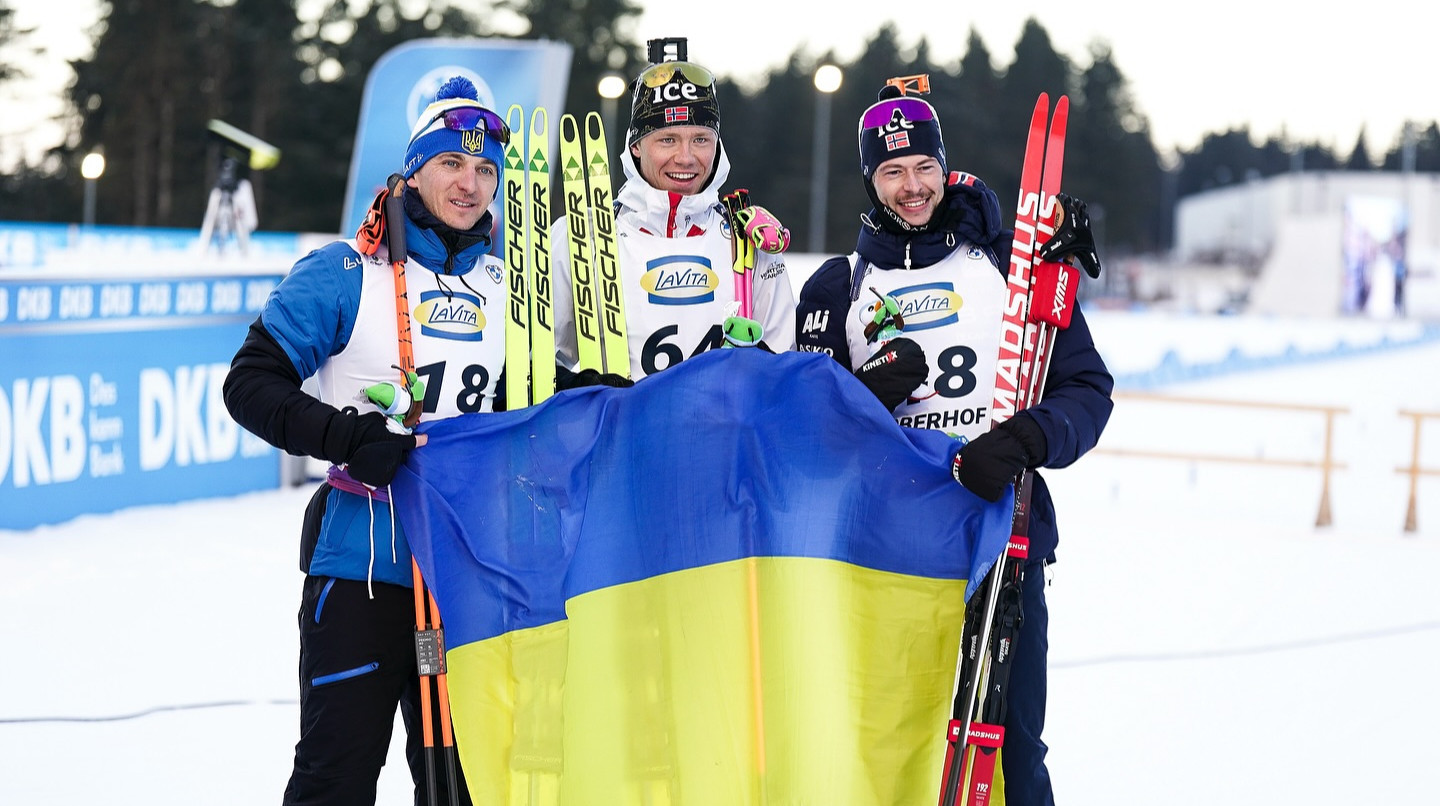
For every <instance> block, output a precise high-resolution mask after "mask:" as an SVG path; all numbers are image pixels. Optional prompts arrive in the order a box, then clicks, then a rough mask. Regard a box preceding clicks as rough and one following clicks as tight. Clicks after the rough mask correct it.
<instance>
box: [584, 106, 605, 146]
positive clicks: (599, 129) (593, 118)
mask: <svg viewBox="0 0 1440 806" xmlns="http://www.w3.org/2000/svg"><path fill="white" fill-rule="evenodd" d="M585 136H586V137H589V138H590V139H591V140H599V139H601V138H603V137H604V136H605V121H603V120H601V119H600V113H599V112H591V113H590V114H588V115H586V116H585Z"/></svg>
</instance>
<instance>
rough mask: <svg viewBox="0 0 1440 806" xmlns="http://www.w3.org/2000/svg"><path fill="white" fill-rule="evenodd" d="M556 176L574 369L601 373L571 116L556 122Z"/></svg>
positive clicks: (584, 192) (583, 193) (577, 141)
mask: <svg viewBox="0 0 1440 806" xmlns="http://www.w3.org/2000/svg"><path fill="white" fill-rule="evenodd" d="M560 172H561V179H562V185H561V187H562V192H563V193H564V195H565V222H566V241H567V244H568V250H569V254H570V290H571V297H572V298H573V300H574V305H575V345H576V369H594V370H602V369H603V367H604V354H603V349H602V347H601V341H600V340H601V336H600V314H599V304H598V296H597V295H598V292H599V288H598V285H597V283H596V279H595V271H594V260H595V253H594V241H593V236H592V234H591V231H590V204H589V198H590V193H589V190H588V189H587V183H586V181H585V173H586V168H585V154H584V150H583V147H582V143H581V131H580V123H579V121H577V120H576V119H575V116H574V115H571V114H566V115H563V116H561V118H560Z"/></svg>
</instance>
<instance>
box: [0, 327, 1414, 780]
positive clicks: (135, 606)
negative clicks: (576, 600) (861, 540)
mask: <svg viewBox="0 0 1440 806" xmlns="http://www.w3.org/2000/svg"><path fill="white" fill-rule="evenodd" d="M1091 325H1092V329H1093V330H1094V332H1095V336H1096V341H1097V343H1098V344H1099V345H1100V348H1101V350H1102V352H1103V353H1104V354H1105V355H1106V356H1107V358H1108V359H1109V361H1110V363H1111V364H1112V366H1113V367H1115V369H1116V370H1117V374H1118V373H1120V372H1127V373H1128V372H1141V371H1144V370H1145V369H1147V368H1149V366H1151V365H1152V364H1154V363H1155V362H1157V361H1160V360H1162V358H1163V356H1164V355H1165V353H1167V352H1172V351H1173V352H1175V353H1176V354H1177V355H1179V356H1181V357H1183V358H1185V359H1186V360H1194V361H1212V360H1216V359H1221V358H1223V357H1225V356H1227V355H1230V354H1231V351H1232V348H1239V354H1245V353H1247V352H1250V353H1255V352H1259V353H1266V354H1270V355H1276V356H1283V354H1284V351H1285V348H1286V347H1289V346H1292V345H1293V346H1295V347H1296V348H1297V349H1298V350H1300V351H1303V352H1320V353H1324V352H1326V351H1329V352H1330V353H1332V354H1335V355H1340V356H1342V357H1339V358H1334V359H1328V360H1320V359H1315V360H1308V361H1299V362H1279V363H1277V365H1276V366H1274V367H1271V368H1269V369H1251V370H1249V371H1245V372H1239V373H1233V374H1228V375H1216V376H1213V377H1209V379H1207V380H1198V381H1189V382H1186V383H1183V384H1172V385H1168V386H1165V387H1163V388H1162V389H1160V390H1159V391H1161V392H1162V393H1164V394H1166V395H1177V396H1178V395H1183V396H1187V397H1201V398H1222V399H1227V400H1258V401H1270V402H1284V403H1300V404H1306V405H1326V406H1335V407H1340V408H1344V409H1346V412H1345V413H1342V414H1340V415H1338V416H1337V418H1336V423H1335V451H1336V456H1337V459H1338V460H1339V461H1341V462H1343V463H1345V464H1346V467H1345V468H1344V469H1342V470H1338V471H1337V472H1336V473H1335V475H1334V478H1333V479H1332V481H1331V512H1332V514H1333V523H1332V525H1331V526H1329V527H1326V528H1319V529H1317V528H1316V527H1315V526H1314V525H1313V524H1314V522H1315V518H1316V513H1317V511H1318V508H1319V504H1320V498H1321V479H1320V473H1319V471H1317V470H1315V469H1306V468H1291V467H1274V466H1266V465H1256V464H1222V463H1207V462H1192V461H1184V460H1174V459H1163V460H1162V459H1137V458H1133V457H1125V456H1117V455H1112V454H1105V453H1103V452H1096V453H1093V454H1091V455H1090V456H1087V457H1086V458H1085V459H1083V460H1082V461H1081V463H1080V464H1078V465H1077V466H1076V467H1074V468H1072V469H1068V470H1063V471H1051V472H1048V473H1047V474H1046V475H1047V478H1048V479H1049V480H1050V483H1051V486H1052V488H1053V490H1054V492H1055V496H1056V498H1057V507H1058V511H1059V517H1060V521H1061V536H1062V542H1061V548H1060V560H1061V561H1060V562H1059V563H1058V564H1057V565H1055V566H1054V567H1053V568H1052V571H1053V584H1052V586H1051V588H1050V592H1049V599H1050V606H1051V619H1052V621H1051V627H1050V641H1051V667H1052V674H1051V689H1050V703H1051V706H1050V722H1049V726H1048V728H1047V733H1046V736H1047V739H1048V741H1049V743H1050V746H1051V761H1050V764H1051V771H1052V774H1053V777H1054V780H1055V787H1056V791H1057V795H1058V798H1059V800H1060V802H1061V803H1064V804H1066V805H1067V806H1085V805H1086V804H1095V806H1101V804H1104V805H1106V806H1108V805H1109V804H1115V803H1126V804H1165V805H1166V806H1171V805H1174V806H1182V805H1183V804H1196V805H1197V806H1198V805H1199V804H1207V806H1208V804H1214V803H1228V804H1267V805H1268V804H1275V803H1297V804H1336V805H1337V806H1338V805H1339V804H1346V805H1347V806H1348V805H1349V804H1357V803H1363V804H1371V803H1374V804H1380V803H1387V804H1388V803H1406V804H1410V803H1428V802H1435V796H1434V785H1433V783H1432V781H1431V779H1430V775H1429V764H1430V763H1431V762H1432V760H1433V758H1434V757H1435V756H1436V754H1437V751H1440V738H1437V737H1436V734H1435V729H1434V726H1435V725H1436V724H1440V693H1437V690H1436V687H1435V686H1434V681H1435V680H1436V679H1437V678H1440V596H1436V595H1435V592H1434V589H1433V588H1432V587H1431V585H1432V584H1433V583H1432V579H1433V577H1434V573H1435V568H1436V566H1437V563H1440V479H1435V478H1433V477H1432V478H1429V479H1422V480H1421V483H1420V506H1419V530H1418V531H1417V532H1414V533H1405V532H1403V531H1402V524H1403V522H1404V514H1405V503H1406V501H1405V492H1406V480H1405V478H1404V477H1403V476H1402V475H1400V474H1397V473H1396V472H1395V468H1396V467H1397V466H1400V465H1404V464H1408V462H1409V450H1410V438H1411V431H1410V428H1411V426H1410V423H1409V421H1408V420H1405V419H1402V418H1401V417H1399V416H1398V415H1397V411H1398V410H1400V409H1412V410H1424V411H1440V381H1437V380H1436V378H1435V374H1434V372H1435V368H1436V367H1440V342H1437V341H1435V340H1429V341H1423V340H1422V341H1420V343H1418V345H1417V346H1411V347H1395V348H1388V349H1384V350H1374V351H1369V352H1365V351H1360V352H1355V351H1344V350H1335V349H1332V348H1335V347H1336V346H1337V345H1338V344H1339V343H1340V341H1341V338H1342V335H1345V334H1349V336H1350V337H1351V338H1353V339H1355V340H1359V342H1364V343H1374V342H1378V340H1379V339H1380V338H1381V336H1383V335H1384V333H1385V332H1387V326H1385V325H1381V324H1379V323H1367V322H1365V321H1363V320H1347V321H1344V322H1316V321H1312V322H1308V323H1297V322H1284V321H1274V320H1248V319H1241V318H1200V317H1185V318H1183V320H1177V319H1173V318H1169V317H1162V316H1157V315H1137V314H1121V313H1108V312H1107V313H1096V314H1094V315H1092V318H1091ZM1407 334H1408V335H1407ZM1392 335H1393V336H1395V337H1396V338H1399V339H1400V340H1406V339H1409V338H1412V337H1415V336H1416V335H1417V334H1416V332H1415V331H1414V330H1409V331H1405V332H1404V333H1399V334H1394V333H1393V332H1392ZM1293 357H1294V356H1293V355H1292V356H1291V358H1292V359H1293ZM1323 438H1324V426H1323V419H1322V417H1321V416H1320V415H1318V414H1314V413H1307V412H1301V413H1295V412H1283V411H1282V412H1276V411H1271V410H1231V409H1228V408H1219V407H1214V406H1208V405H1198V404H1184V405H1180V404H1173V403H1156V402H1152V401H1148V400H1140V399H1131V398H1125V397H1123V396H1122V397H1120V398H1118V399H1117V405H1116V411H1115V416H1114V418H1113V419H1112V421H1111V427H1110V429H1109V431H1107V434H1106V437H1105V439H1104V440H1103V441H1102V446H1101V447H1102V449H1109V450H1121V449H1130V450H1136V449H1160V450H1173V451H1203V452H1206V453H1210V454H1230V455H1240V456H1249V457H1257V456H1258V457H1268V458H1282V459H1296V460H1301V459H1312V460H1313V459H1318V458H1319V456H1320V451H1321V446H1322V444H1323ZM1422 464H1426V465H1428V466H1429V467H1440V421H1437V420H1431V421H1429V422H1428V423H1427V425H1426V437H1425V445H1424V452H1423V453H1422ZM307 497H308V491H307V490H303V489H285V490H276V491H273V492H265V493H257V494H251V495H245V496H240V497H237V498H233V499H223V500H211V501H197V502H191V503H186V504H181V505H177V506H168V507H152V508H139V509H132V510H127V511H123V512H119V513H115V514H113V515H106V516H89V517H84V518H80V519H77V520H75V521H72V522H70V523H67V524H63V525H60V526H54V527H42V528H38V529H35V530H32V531H26V532H0V644H3V655H0V657H3V662H0V803H3V804H15V805H16V806H19V805H21V804H24V805H26V806H28V804H42V803H43V804H98V803H106V804H146V805H147V806H150V805H152V804H187V805H188V804H196V803H205V804H256V803H273V802H277V801H278V800H279V796H280V793H281V791H282V790H283V788H284V784H285V780H286V777H287V776H288V774H289V769H290V754H291V749H292V746H293V743H294V739H295V735H296V729H297V728H296V714H297V709H296V705H295V692H296V682H295V659H296V652H297V644H296V637H295V611H296V608H297V606H298V600H299V586H300V580H301V577H300V574H299V572H298V571H297V570H296V567H295V562H296V559H295V558H296V553H297V548H296V531H297V527H298V524H299V520H300V515H301V511H302V509H303V507H304V504H305V501H306V499H307ZM937 730H938V726H937ZM397 746H398V744H397ZM1426 793H1430V794H1426ZM408 801H409V781H408V775H407V773H406V770H405V769H404V765H403V763H401V761H400V757H399V756H398V755H396V754H392V761H391V764H390V765H389V766H387V768H386V771H385V774H384V775H383V776H382V779H381V802H382V803H388V804H401V803H406V802H408Z"/></svg>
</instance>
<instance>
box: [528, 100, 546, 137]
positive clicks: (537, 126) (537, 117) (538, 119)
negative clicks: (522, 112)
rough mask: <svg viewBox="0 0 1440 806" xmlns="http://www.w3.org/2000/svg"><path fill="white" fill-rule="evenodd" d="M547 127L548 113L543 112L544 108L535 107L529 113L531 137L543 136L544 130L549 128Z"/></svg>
mask: <svg viewBox="0 0 1440 806" xmlns="http://www.w3.org/2000/svg"><path fill="white" fill-rule="evenodd" d="M549 126H550V115H549V113H548V112H546V111H545V107H543V106H537V107H535V109H534V110H533V111H532V112H531V113H530V133H531V134H532V135H536V134H544V133H545V130H546V129H547V128H549Z"/></svg>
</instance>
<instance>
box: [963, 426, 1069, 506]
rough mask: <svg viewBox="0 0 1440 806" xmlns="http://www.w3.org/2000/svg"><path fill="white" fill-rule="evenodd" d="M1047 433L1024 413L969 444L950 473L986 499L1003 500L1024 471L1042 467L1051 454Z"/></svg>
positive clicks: (966, 444)
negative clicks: (1046, 438)
mask: <svg viewBox="0 0 1440 806" xmlns="http://www.w3.org/2000/svg"><path fill="white" fill-rule="evenodd" d="M1047 448H1048V446H1047V444H1046V441H1045V432H1044V431H1041V430H1040V425H1039V424H1038V423H1036V422H1035V418H1033V417H1031V416H1030V415H1028V414H1025V413H1023V412H1022V413H1020V414H1016V415H1015V416H1014V417H1011V418H1010V419H1008V420H1006V421H1005V422H1003V423H1001V424H1000V425H999V427H997V428H992V429H990V430H989V431H986V432H985V433H983V434H981V435H980V436H978V437H976V438H974V439H972V440H970V441H969V442H967V443H965V447H963V448H961V449H960V453H958V454H956V456H955V463H954V464H953V465H952V466H951V468H950V473H951V475H953V476H954V477H955V480H956V481H958V482H960V483H961V484H963V485H965V489H967V490H969V491H970V492H972V493H975V494H976V495H978V496H980V497H981V498H983V499H985V500H986V501H992V502H993V501H999V500H1000V496H1002V495H1004V494H1005V488H1006V487H1008V486H1010V485H1011V484H1012V483H1014V481H1015V477H1016V476H1019V475H1020V472H1021V471H1022V470H1025V469H1026V468H1032V467H1036V466H1038V465H1039V464H1040V463H1041V462H1043V461H1045V456H1046V453H1047Z"/></svg>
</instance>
